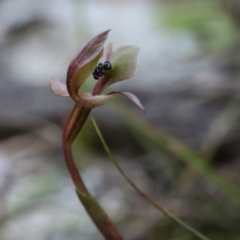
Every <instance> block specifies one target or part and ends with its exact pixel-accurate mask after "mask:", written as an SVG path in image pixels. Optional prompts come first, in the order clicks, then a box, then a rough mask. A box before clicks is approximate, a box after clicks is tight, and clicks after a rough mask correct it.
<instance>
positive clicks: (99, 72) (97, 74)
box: [93, 61, 112, 80]
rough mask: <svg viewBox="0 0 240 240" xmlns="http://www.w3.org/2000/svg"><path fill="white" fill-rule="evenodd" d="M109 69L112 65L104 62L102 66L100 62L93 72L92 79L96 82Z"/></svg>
mask: <svg viewBox="0 0 240 240" xmlns="http://www.w3.org/2000/svg"><path fill="white" fill-rule="evenodd" d="M110 69H112V64H111V63H110V62H109V61H106V62H104V63H103V64H102V63H101V62H100V63H99V64H98V65H97V66H96V67H95V69H94V71H93V77H94V79H96V80H98V79H99V78H100V77H102V76H103V75H104V74H105V72H106V71H108V70H110Z"/></svg>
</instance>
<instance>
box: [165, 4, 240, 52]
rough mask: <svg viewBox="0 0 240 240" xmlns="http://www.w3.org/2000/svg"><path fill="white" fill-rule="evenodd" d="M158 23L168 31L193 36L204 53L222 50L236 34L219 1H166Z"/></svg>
mask: <svg viewBox="0 0 240 240" xmlns="http://www.w3.org/2000/svg"><path fill="white" fill-rule="evenodd" d="M160 21H161V23H164V24H165V25H166V27H168V28H172V29H175V30H179V31H188V32H190V33H192V34H194V36H195V37H196V39H197V40H198V41H199V43H200V45H201V48H202V50H203V51H205V52H208V51H216V50H224V49H226V48H227V47H229V46H232V45H233V44H235V43H238V39H239V35H240V34H239V28H238V26H237V24H236V22H234V21H233V19H232V17H231V15H230V14H229V11H228V10H227V9H226V7H224V5H223V1H221V0H213V1H207V0H203V1H192V0H187V1H185V0H184V1H173V2H171V1H169V3H168V4H166V9H164V11H163V14H162V15H160Z"/></svg>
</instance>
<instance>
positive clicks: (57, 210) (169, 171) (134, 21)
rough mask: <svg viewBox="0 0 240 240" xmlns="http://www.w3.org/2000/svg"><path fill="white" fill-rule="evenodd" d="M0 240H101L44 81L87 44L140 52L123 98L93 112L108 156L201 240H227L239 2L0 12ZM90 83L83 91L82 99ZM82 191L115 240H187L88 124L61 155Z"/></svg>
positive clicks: (234, 219)
mask: <svg viewBox="0 0 240 240" xmlns="http://www.w3.org/2000/svg"><path fill="white" fill-rule="evenodd" d="M0 23H1V24H0V112H1V114H0V239H2V240H17V239H24V240H30V239H31V240H32V239H35V240H66V239H68V240H75V239H81V240H90V239H91V240H100V239H102V236H101V235H100V234H99V233H98V231H97V230H96V228H95V226H94V225H93V223H92V222H91V220H90V219H89V217H88V215H87V214H86V212H85V210H84V209H83V207H82V205H81V204H80V203H79V201H78V199H77V196H76V195H75V192H74V187H73V184H72V182H71V180H70V177H69V173H68V172H67V170H66V167H65V162H64V159H63V154H62V149H61V138H62V129H63V126H64V124H65V122H66V120H67V117H68V115H69V113H70V111H71V109H72V107H73V102H72V101H71V99H69V98H58V97H56V96H54V95H53V94H52V93H51V92H50V90H49V88H48V80H49V79H50V78H52V77H56V78H59V79H61V80H62V81H65V75H66V71H67V67H68V65H69V62H70V61H71V59H72V58H73V57H74V56H75V55H76V54H77V52H78V51H79V50H80V49H81V48H82V47H83V46H84V44H85V43H86V42H87V41H88V40H90V39H91V38H92V37H93V36H95V35H96V34H98V33H100V32H102V31H104V30H106V29H111V32H110V35H109V39H108V42H113V44H114V46H115V47H117V46H119V45H125V44H127V45H137V46H139V47H140V49H141V50H140V56H139V66H138V72H137V73H136V75H135V76H134V78H132V79H131V80H129V81H126V82H121V83H119V84H115V85H114V86H112V89H114V90H128V91H132V92H133V93H134V94H136V95H137V96H138V97H139V98H140V99H141V101H142V103H143V105H144V106H145V108H146V113H145V114H143V113H142V112H140V111H138V110H137V109H135V107H134V106H132V104H130V103H129V102H128V101H127V100H126V101H125V100H124V99H121V97H119V98H118V99H117V100H115V101H114V103H112V104H108V105H106V106H103V107H99V108H97V109H94V110H93V111H92V114H91V116H92V117H94V118H95V120H96V121H97V123H98V124H99V127H100V129H101V131H102V134H103V136H104V138H105V139H106V141H107V143H108V144H109V147H110V148H111V150H112V151H113V153H114V155H115V156H116V157H117V159H118V160H119V163H120V165H121V166H122V167H123V168H124V170H125V171H126V173H127V174H128V175H129V176H130V178H131V179H132V180H133V181H134V182H135V183H136V184H137V185H138V186H139V187H140V188H141V189H142V190H143V191H145V192H146V193H147V194H148V195H149V196H151V197H152V198H153V199H155V200H156V201H157V202H159V203H160V204H161V205H162V206H164V207H165V208H166V209H168V210H169V211H171V212H172V213H173V214H175V215H176V216H178V217H180V218H181V219H182V220H184V221H186V222H187V223H188V224H190V225H191V226H193V227H194V228H196V229H197V230H199V231H201V232H202V233H204V234H205V235H207V236H208V237H209V238H210V239H214V240H225V239H231V240H239V239H240V228H239V222H240V214H239V213H240V177H239V176H240V174H239V172H240V134H239V132H240V124H239V116H240V102H239V96H240V95H239V94H240V40H239V28H240V2H239V1H238V0H226V1H224V0H212V1H208V0H202V1H194V0H178V1H175V0H168V1H166V0H162V1H160V0H158V1H157V0H155V1H154V0H151V1H143V0H138V1H136V0H135V1H117V0H115V1H110V0H101V1H97V0H88V1H87V0H86V1H80V0H42V1H37V0H18V1H16V0H1V1H0ZM94 84H95V80H93V78H92V77H90V78H89V80H88V81H87V84H86V85H85V86H84V89H85V90H86V91H90V90H91V89H92V87H93V85H94ZM74 155H75V158H76V159H77V164H78V167H79V169H80V171H81V173H82V175H83V178H84V181H85V182H86V185H87V186H88V187H89V189H90V191H91V193H92V194H93V195H94V196H95V197H96V198H97V199H98V200H99V202H100V203H101V205H102V206H103V208H104V209H105V210H106V212H107V213H108V214H109V215H110V217H111V219H112V220H113V221H114V222H115V223H116V225H117V227H118V228H119V230H120V231H121V233H122V234H123V236H124V237H125V239H128V240H145V239H147V240H155V239H156V240H157V239H166V240H167V239H168V240H193V239H197V238H196V237H193V236H192V235H191V234H190V233H188V232H186V231H185V230H184V229H182V228H181V227H180V226H178V225H177V224H175V223H173V222H171V221H170V220H169V219H167V218H166V217H164V216H163V215H162V214H161V213H159V212H157V210H156V209H154V208H153V207H152V206H150V205H149V204H148V203H147V202H146V201H145V200H144V199H142V198H141V197H140V196H138V195H137V194H136V193H135V192H134V191H133V190H132V189H131V187H130V186H129V185H128V184H127V183H126V181H125V180H124V179H123V178H122V177H121V175H120V174H119V173H118V171H117V170H116V168H115V167H114V166H113V164H112V163H111V161H110V160H109V159H108V157H107V154H106V153H105V151H104V149H103V147H102V145H101V142H100V141H99V138H98V136H97V134H96V132H95V130H94V127H93V125H92V122H91V121H90V119H89V121H88V122H87V123H86V125H85V127H84V129H83V131H82V133H81V134H80V136H79V138H78V139H77V141H76V142H75V144H74Z"/></svg>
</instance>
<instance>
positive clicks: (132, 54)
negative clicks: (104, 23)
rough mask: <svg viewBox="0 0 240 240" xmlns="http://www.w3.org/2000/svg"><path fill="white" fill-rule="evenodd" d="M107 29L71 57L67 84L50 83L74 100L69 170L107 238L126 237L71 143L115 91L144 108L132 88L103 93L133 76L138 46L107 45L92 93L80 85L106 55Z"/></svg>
mask: <svg viewBox="0 0 240 240" xmlns="http://www.w3.org/2000/svg"><path fill="white" fill-rule="evenodd" d="M108 33H109V30H107V31H105V32H102V33H100V34H99V35H97V36H96V37H94V38H93V39H92V40H90V41H89V42H88V43H87V44H86V45H85V47H84V48H83V49H82V50H81V51H80V52H79V53H78V54H77V56H76V57H75V58H74V59H73V60H72V61H71V63H70V65H69V67H68V71H67V81H66V85H65V84H64V83H62V82H61V81H59V80H57V79H51V80H50V81H49V86H50V89H51V90H52V92H53V93H54V94H56V95H57V96H61V97H66V96H70V97H71V98H72V99H73V101H74V102H75V106H74V108H73V110H72V112H71V114H70V116H69V118H68V121H67V123H66V125H65V128H64V133H63V152H64V157H65V161H66V165H67V168H68V171H69V173H70V175H71V178H72V180H73V183H74V185H75V187H76V193H77V195H78V197H79V199H80V201H81V202H82V204H83V205H84V207H85V209H86V210H87V212H88V214H89V215H90V217H91V218H92V220H93V221H94V223H95V224H96V226H97V227H98V229H99V230H100V231H101V233H102V234H103V236H104V237H105V239H107V240H123V238H122V237H121V235H120V234H119V233H118V231H117V229H116V228H115V226H114V225H113V223H112V222H111V221H110V219H109V218H108V216H107V215H106V213H105V212H104V211H103V209H102V208H101V206H100V205H99V204H98V202H97V201H96V200H95V199H94V198H93V197H92V196H91V194H90V193H89V191H88V189H87V188H86V186H85V184H84V182H83V180H82V178H81V175H80V174H79V171H78V168H77V166H76V164H75V162H74V159H73V155H72V149H71V148H72V143H73V141H74V140H75V138H76V137H77V135H78V134H79V132H80V131H81V129H82V127H83V125H84V123H85V121H86V119H87V117H88V115H89V113H90V111H91V109H92V108H94V107H97V106H100V105H103V104H105V103H107V102H109V101H110V100H111V99H112V98H113V96H114V94H122V95H123V96H125V97H127V98H128V99H130V100H131V101H132V102H133V103H134V104H136V105H137V106H138V107H139V108H140V109H142V110H144V108H143V106H142V104H141V103H140V101H139V99H138V98H137V97H136V96H135V95H133V94H132V93H130V92H120V91H113V92H109V93H108V94H106V95H101V93H102V91H103V90H104V89H105V88H106V87H108V86H109V85H111V84H113V83H116V82H119V81H123V80H125V79H128V78H131V77H132V76H133V74H134V73H135V71H136V68H137V57H138V53H139V48H138V47H136V46H122V47H120V48H118V49H117V50H115V51H113V50H112V44H109V45H108V46H107V48H106V61H108V62H110V64H111V69H108V71H106V72H104V74H103V73H102V74H101V76H100V77H99V80H98V81H97V82H96V84H95V86H94V88H93V91H92V93H84V92H82V91H81V86H82V85H83V83H84V82H85V81H86V80H87V78H88V77H89V76H90V75H91V74H92V73H93V71H94V69H95V67H96V65H97V63H98V61H99V60H100V58H101V57H102V56H103V53H104V43H105V41H106V39H107V36H108Z"/></svg>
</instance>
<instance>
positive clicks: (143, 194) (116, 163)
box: [92, 118, 210, 240]
mask: <svg viewBox="0 0 240 240" xmlns="http://www.w3.org/2000/svg"><path fill="white" fill-rule="evenodd" d="M92 122H93V125H94V127H95V130H96V132H97V134H98V137H99V138H100V140H101V142H102V144H103V147H104V149H105V151H106V152H107V154H108V156H109V158H110V159H111V160H112V162H113V164H114V165H115V166H116V168H117V169H118V171H119V172H120V173H121V175H122V176H123V177H124V178H125V179H126V181H127V182H128V183H129V184H130V185H131V186H132V187H133V189H134V190H135V191H136V192H137V193H138V194H140V195H141V196H142V197H143V198H144V199H145V200H147V201H148V202H149V203H150V204H151V205H153V206H154V207H155V208H156V209H158V210H159V211H160V212H161V213H162V214H164V215H165V216H166V217H168V218H170V219H171V220H172V221H173V222H175V223H177V224H178V225H180V226H181V227H183V228H184V229H186V230H187V231H189V232H191V233H192V234H193V235H195V236H197V237H198V238H199V239H202V240H210V239H209V238H208V237H206V236H204V235H203V234H202V233H200V232H198V231H197V230H195V229H194V228H192V227H191V226H189V225H188V224H186V223H185V222H183V221H182V220H181V219H179V218H178V217H176V216H175V215H174V214H172V213H170V212H169V211H168V210H166V209H165V208H163V207H162V206H160V205H159V204H158V203H157V202H156V201H155V200H153V199H151V198H150V197H148V196H147V195H146V194H145V193H144V192H143V191H142V190H140V189H139V188H138V187H137V186H136V185H135V184H134V183H133V182H132V181H131V179H130V178H129V177H128V176H127V175H126V173H125V172H124V171H123V169H122V168H121V166H120V165H119V163H118V161H117V159H116V158H115V157H114V155H113V154H112V152H111V150H110V149H109V147H108V145H107V143H106V142H105V140H104V138H103V136H102V134H101V132H100V130H99V128H98V126H97V123H96V122H95V120H94V119H93V118H92Z"/></svg>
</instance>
